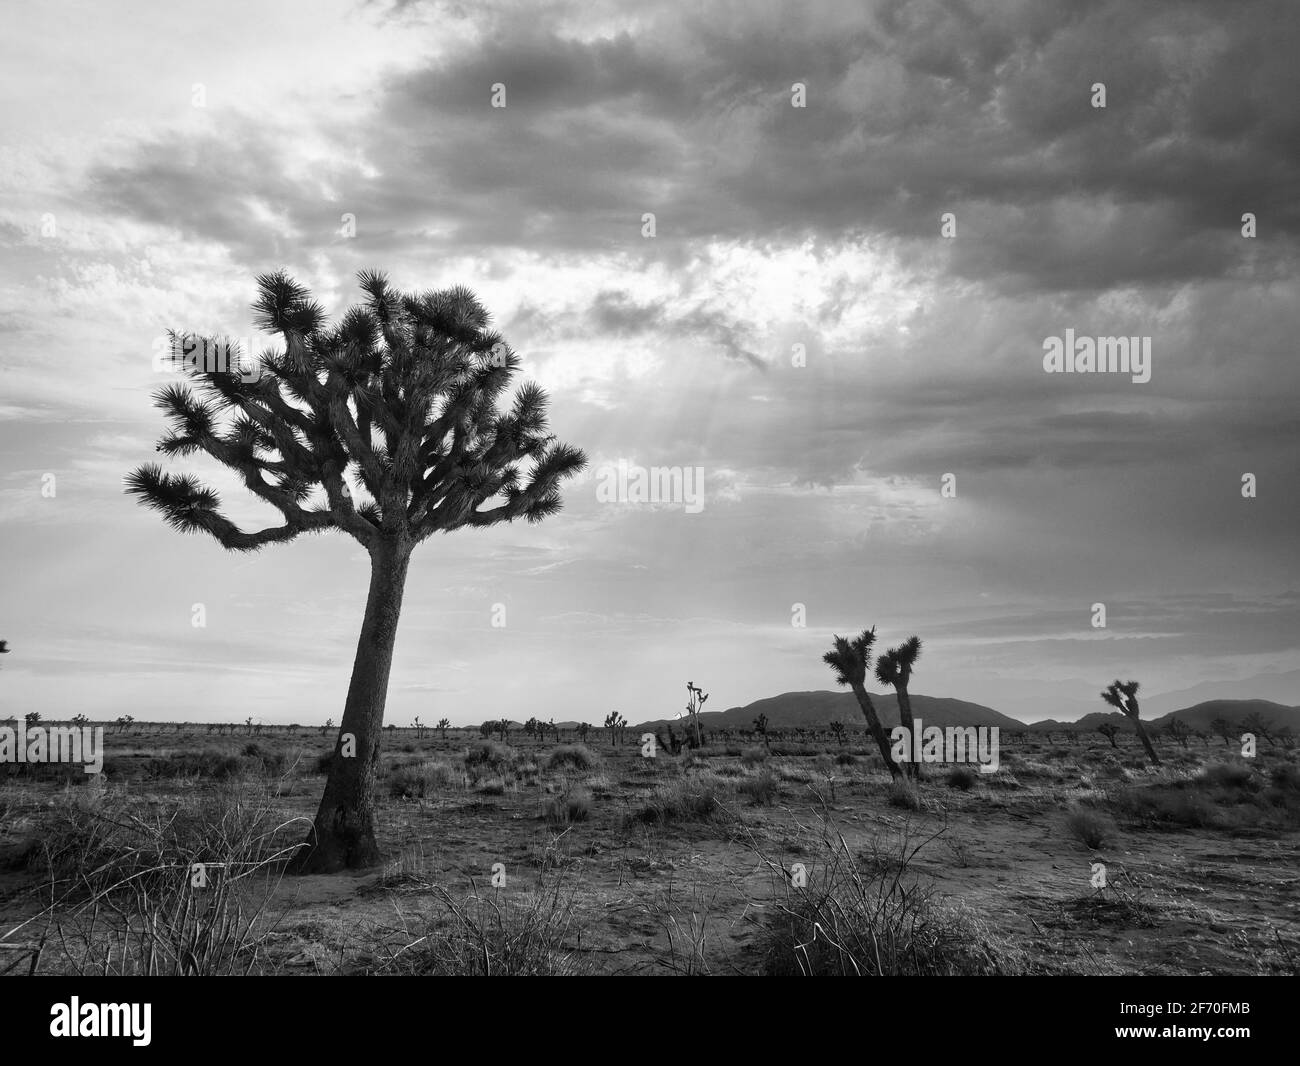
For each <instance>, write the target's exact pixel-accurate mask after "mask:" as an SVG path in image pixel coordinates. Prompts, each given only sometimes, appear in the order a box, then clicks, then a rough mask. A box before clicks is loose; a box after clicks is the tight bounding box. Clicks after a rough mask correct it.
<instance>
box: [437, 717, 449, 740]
mask: <svg viewBox="0 0 1300 1066" xmlns="http://www.w3.org/2000/svg"><path fill="white" fill-rule="evenodd" d="M450 727H451V721H450V720H449V719H447V718H439V719H438V732H439V733H441V734H442V740H443V743H444V744H445V743H446V742H447V730H448V729H449V728H450Z"/></svg>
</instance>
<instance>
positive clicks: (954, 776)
mask: <svg viewBox="0 0 1300 1066" xmlns="http://www.w3.org/2000/svg"><path fill="white" fill-rule="evenodd" d="M978 780H979V774H977V773H976V772H975V771H974V770H972V769H971V768H970V767H969V766H954V767H953V768H952V769H951V770H949V771H948V776H947V778H946V781H947V783H948V787H949V788H955V789H958V790H960V791H962V792H969V791H970V790H971V789H972V788H974V787H975V782H976V781H978Z"/></svg>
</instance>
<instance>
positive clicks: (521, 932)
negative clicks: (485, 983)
mask: <svg viewBox="0 0 1300 1066" xmlns="http://www.w3.org/2000/svg"><path fill="white" fill-rule="evenodd" d="M430 894H431V896H432V897H433V906H434V909H433V911H432V912H431V913H426V914H425V915H424V916H422V917H423V925H422V927H420V928H414V929H412V933H417V934H419V935H418V937H416V938H415V939H414V941H413V943H410V944H405V945H402V946H401V947H400V948H399V949H398V950H396V951H393V952H392V953H391V955H390V957H389V959H388V960H387V961H385V962H383V963H381V964H380V965H379V966H377V967H376V968H375V969H374V971H373V972H375V973H378V974H400V975H406V976H434V977H567V976H582V975H584V974H588V973H590V971H591V967H590V965H589V963H587V961H586V960H585V957H584V956H583V955H582V953H581V951H580V948H581V941H582V924H581V923H580V922H579V921H577V920H576V917H575V913H574V906H573V899H572V896H571V895H566V894H565V892H564V891H563V890H562V887H561V885H560V884H559V882H555V883H554V884H553V885H551V886H549V887H547V886H543V887H542V888H541V889H540V890H538V891H537V892H529V893H525V894H523V895H521V896H506V897H502V896H500V895H499V894H497V893H492V894H490V895H487V896H480V895H477V894H475V893H472V894H470V895H469V896H467V897H463V898H462V897H456V896H452V895H451V894H450V893H449V892H448V891H447V890H446V889H444V888H443V887H442V886H440V885H430ZM408 924H409V923H408Z"/></svg>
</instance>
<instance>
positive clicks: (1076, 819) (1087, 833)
mask: <svg viewBox="0 0 1300 1066" xmlns="http://www.w3.org/2000/svg"><path fill="white" fill-rule="evenodd" d="M1065 827H1066V829H1068V830H1069V832H1070V835H1071V836H1073V837H1074V838H1075V839H1076V840H1078V841H1079V842H1080V843H1081V844H1083V845H1085V846H1086V847H1089V848H1092V849H1093V850H1094V851H1095V850H1096V849H1098V848H1101V847H1104V846H1105V845H1106V844H1107V842H1109V841H1110V840H1112V839H1113V837H1114V834H1115V823H1114V822H1112V821H1111V820H1110V819H1109V818H1107V817H1106V816H1105V815H1104V814H1102V813H1101V812H1100V811H1093V810H1088V809H1087V808H1085V807H1076V808H1075V809H1074V810H1072V811H1070V812H1069V814H1067V815H1066V816H1065Z"/></svg>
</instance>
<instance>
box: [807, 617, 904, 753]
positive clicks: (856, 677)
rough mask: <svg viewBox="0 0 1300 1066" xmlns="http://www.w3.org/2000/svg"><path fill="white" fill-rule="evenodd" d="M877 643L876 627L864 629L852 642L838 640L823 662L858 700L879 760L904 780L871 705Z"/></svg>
mask: <svg viewBox="0 0 1300 1066" xmlns="http://www.w3.org/2000/svg"><path fill="white" fill-rule="evenodd" d="M875 642H876V630H875V628H874V627H873V628H871V629H864V630H863V631H862V633H861V634H860V635H858V636H856V637H854V638H852V639H849V638H847V637H839V636H837V637H836V638H835V644H834V646H833V647H832V648H831V650H830V651H828V652H827V653H826V654H825V655H823V656H822V662H824V663H826V665H827V666H829V667H830V668H831V669H832V670H834V671H835V680H836V682H837V683H838V684H841V685H847V686H849V688H850V689H852V691H853V695H854V696H856V697H857V700H858V706H859V707H861V708H862V716H863V717H864V718H865V719H866V720H867V728H868V729H869V730H871V735H872V736H873V737H874V738H875V740H876V746H877V747H878V748H879V749H880V757H881V758H882V759H884V760H885V765H886V766H887V767H889V773H890V774H891V776H893V777H901V776H902V771H901V770H899V768H898V764H897V763H896V762H894V756H893V753H892V752H891V751H890V745H889V738H888V737H887V736H886V735H885V727H884V726H882V725H881V724H880V718H879V716H878V715H877V714H876V708H875V706H874V705H873V704H872V702H871V694H870V693H869V692H868V691H867V667H868V666H870V665H871V646H872V645H873V644H874V643H875Z"/></svg>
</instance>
